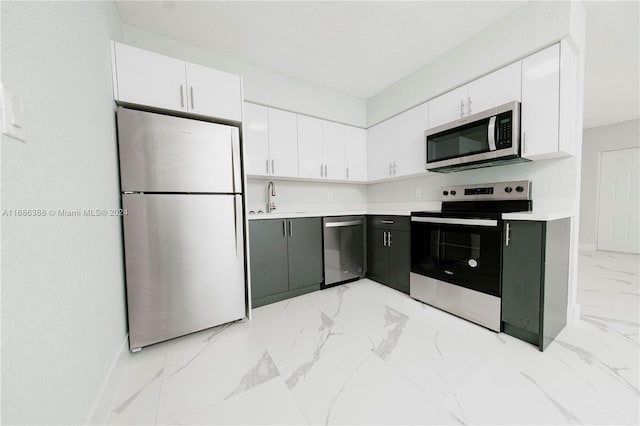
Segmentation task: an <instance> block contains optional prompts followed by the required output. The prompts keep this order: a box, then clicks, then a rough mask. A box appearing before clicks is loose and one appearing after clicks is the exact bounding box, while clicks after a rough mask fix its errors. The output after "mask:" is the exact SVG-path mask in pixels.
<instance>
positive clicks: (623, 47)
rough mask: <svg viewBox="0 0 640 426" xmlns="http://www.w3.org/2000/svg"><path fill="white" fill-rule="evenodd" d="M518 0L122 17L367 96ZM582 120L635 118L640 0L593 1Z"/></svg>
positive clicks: (151, 4)
mask: <svg viewBox="0 0 640 426" xmlns="http://www.w3.org/2000/svg"><path fill="white" fill-rule="evenodd" d="M522 4H523V3H522V2H521V1H508V2H505V1H437V2H434V1H429V2H426V1H411V2H408V1H396V2H392V1H389V2H386V1H385V2H359V1H355V2H347V1H343V2H317V1H313V2H311V1H290V2H287V1H279V2H272V1H256V2H244V1H229V2H226V1H225V2H221V1H206V2H181V1H178V2H175V1H118V2H117V5H118V9H119V11H120V15H121V17H122V19H123V21H124V22H126V23H128V24H130V25H132V26H135V27H138V28H141V29H144V30H147V31H151V32H154V33H157V34H161V35H163V36H166V37H169V38H172V39H175V40H179V41H182V42H185V43H188V44H191V45H194V46H198V47H201V48H204V49H208V50H210V51H213V52H215V53H218V54H222V55H225V56H228V57H231V58H235V59H239V60H242V61H245V62H249V63H252V64H256V65H259V66H262V67H264V68H267V69H271V70H274V71H277V72H280V73H282V74H285V75H288V76H291V77H294V78H297V79H299V80H303V81H307V82H310V83H313V84H316V85H318V86H321V87H325V88H329V89H333V90H337V91H339V92H342V93H345V94H348V95H351V96H354V97H357V98H360V99H367V98H369V97H371V96H373V95H374V94H376V93H378V92H380V91H381V90H382V89H384V88H386V87H387V86H389V85H391V84H392V83H394V82H396V81H397V80H400V79H401V78H403V77H405V76H406V75H408V74H410V73H411V72H412V71H414V70H416V69H417V68H419V67H420V66H422V65H424V64H426V63H429V62H431V61H432V60H433V59H435V58H436V57H438V56H440V55H441V54H443V53H444V52H446V51H447V50H449V49H451V48H453V47H454V46H456V45H457V44H459V43H460V42H462V41H463V40H465V39H467V38H469V37H472V36H473V35H474V34H475V33H477V32H479V31H480V30H482V29H483V28H485V27H487V26H489V25H491V24H492V23H493V22H496V21H498V20H499V19H501V18H502V17H504V16H506V15H508V14H509V13H511V12H512V11H513V10H515V9H516V8H518V7H519V6H521V5H522ZM587 11H588V12H589V20H588V25H587V54H586V57H585V61H586V70H585V123H584V125H585V127H594V126H599V125H603V124H608V123H612V122H617V121H622V120H628V119H633V118H638V116H639V115H640V111H639V99H638V96H639V94H638V51H639V47H638V38H639V36H638V27H639V18H638V2H636V1H631V2H588V3H587Z"/></svg>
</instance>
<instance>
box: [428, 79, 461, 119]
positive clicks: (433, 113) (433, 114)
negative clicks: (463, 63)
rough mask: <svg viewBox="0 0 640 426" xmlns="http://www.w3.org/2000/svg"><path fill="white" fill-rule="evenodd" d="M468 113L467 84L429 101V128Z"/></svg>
mask: <svg viewBox="0 0 640 426" xmlns="http://www.w3.org/2000/svg"><path fill="white" fill-rule="evenodd" d="M466 115H467V86H462V87H458V88H457V89H453V90H452V91H450V92H447V93H445V94H443V95H440V96H438V97H437V98H434V99H432V100H430V101H429V128H432V127H436V126H439V125H441V124H445V123H449V122H450V121H455V120H459V119H461V118H463V117H464V116H466ZM425 130H426V129H425Z"/></svg>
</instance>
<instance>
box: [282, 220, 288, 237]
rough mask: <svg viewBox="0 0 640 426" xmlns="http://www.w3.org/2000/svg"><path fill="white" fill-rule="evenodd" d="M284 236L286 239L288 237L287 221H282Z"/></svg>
mask: <svg viewBox="0 0 640 426" xmlns="http://www.w3.org/2000/svg"><path fill="white" fill-rule="evenodd" d="M282 236H283V237H285V238H286V236H287V221H286V220H283V221H282Z"/></svg>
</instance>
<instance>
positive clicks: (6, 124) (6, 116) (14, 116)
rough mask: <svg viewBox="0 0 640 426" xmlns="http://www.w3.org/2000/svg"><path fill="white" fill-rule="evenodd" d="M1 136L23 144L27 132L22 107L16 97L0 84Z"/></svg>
mask: <svg viewBox="0 0 640 426" xmlns="http://www.w3.org/2000/svg"><path fill="white" fill-rule="evenodd" d="M0 108H1V109H2V134H3V135H7V136H9V137H11V138H14V139H17V140H19V141H22V142H24V141H25V140H26V138H27V132H26V129H25V123H24V105H23V104H22V101H21V100H20V98H18V96H16V95H15V94H14V93H13V92H11V91H10V90H8V89H7V88H6V87H4V84H0Z"/></svg>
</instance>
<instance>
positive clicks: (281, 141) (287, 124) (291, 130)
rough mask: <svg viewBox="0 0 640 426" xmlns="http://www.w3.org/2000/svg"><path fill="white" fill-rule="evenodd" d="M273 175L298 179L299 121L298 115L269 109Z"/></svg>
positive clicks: (270, 151) (270, 152)
mask: <svg viewBox="0 0 640 426" xmlns="http://www.w3.org/2000/svg"><path fill="white" fill-rule="evenodd" d="M268 112H269V154H270V157H271V159H270V162H271V164H270V165H271V174H272V175H274V176H282V177H298V161H297V160H298V121H297V118H296V114H294V113H292V112H287V111H282V110H279V109H274V108H268Z"/></svg>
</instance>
